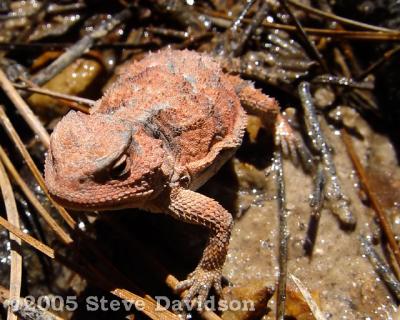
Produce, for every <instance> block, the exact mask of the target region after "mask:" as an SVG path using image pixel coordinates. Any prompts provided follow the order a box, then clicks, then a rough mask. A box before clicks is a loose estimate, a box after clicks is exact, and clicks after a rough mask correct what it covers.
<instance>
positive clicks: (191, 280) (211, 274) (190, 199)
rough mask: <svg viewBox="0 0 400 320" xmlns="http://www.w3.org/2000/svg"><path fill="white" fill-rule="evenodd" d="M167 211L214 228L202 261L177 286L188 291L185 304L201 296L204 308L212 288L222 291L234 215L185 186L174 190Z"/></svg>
mask: <svg viewBox="0 0 400 320" xmlns="http://www.w3.org/2000/svg"><path fill="white" fill-rule="evenodd" d="M167 212H168V213H169V214H170V215H172V216H173V217H175V218H176V219H179V220H182V221H185V222H188V223H192V224H198V225H201V226H204V227H207V228H208V229H209V230H210V239H209V242H208V244H207V247H206V248H205V250H204V252H203V256H202V258H201V260H200V263H199V264H198V266H197V267H196V269H195V270H194V271H193V272H192V273H191V274H190V275H189V276H188V278H187V279H186V280H184V281H181V282H179V284H178V285H177V287H176V290H177V291H183V290H188V291H187V293H186V295H185V296H184V299H183V303H184V305H190V304H191V303H193V302H194V300H195V299H196V298H197V304H198V306H199V307H202V306H203V304H204V301H205V299H206V298H207V296H208V292H209V290H210V289H211V288H212V287H214V288H215V290H216V291H217V293H218V294H220V293H221V276H222V274H221V272H222V266H223V264H224V262H225V258H226V254H227V251H228V244H229V238H230V235H231V229H232V224H233V220H232V216H231V214H230V213H229V212H228V211H226V210H225V209H224V208H223V207H222V206H221V205H220V204H219V203H218V202H216V201H215V200H213V199H211V198H208V197H206V196H204V195H202V194H199V193H197V192H194V191H191V190H187V189H184V188H181V187H177V188H174V189H172V190H171V193H170V203H169V205H168V209H167Z"/></svg>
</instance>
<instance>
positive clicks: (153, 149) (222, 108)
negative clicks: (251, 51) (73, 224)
mask: <svg viewBox="0 0 400 320" xmlns="http://www.w3.org/2000/svg"><path fill="white" fill-rule="evenodd" d="M77 123H79V125H78V124H77ZM245 124H246V115H245V112H244V110H243V109H242V107H241V105H240V101H239V98H238V96H237V95H236V93H235V91H234V88H233V86H232V84H231V83H230V82H229V81H228V79H227V78H225V76H224V74H223V73H222V72H221V69H220V66H219V65H218V63H217V62H215V61H214V60H213V59H212V58H211V57H209V56H207V55H205V54H199V53H197V52H193V51H187V50H183V51H173V50H163V51H160V52H158V53H155V54H149V55H148V56H147V57H146V58H144V59H143V60H141V61H139V62H133V63H131V64H128V65H127V66H126V69H125V70H124V71H123V73H122V74H121V75H120V77H119V78H118V80H117V81H116V82H115V83H114V84H113V85H112V86H111V87H110V88H109V90H107V92H106V93H105V94H104V96H103V97H102V98H101V99H100V100H99V101H98V102H97V103H96V106H95V107H94V108H93V109H92V110H91V114H90V115H84V114H81V113H79V112H78V113H75V112H71V113H70V114H68V115H67V116H66V117H65V118H64V119H63V120H62V121H61V122H60V124H59V125H58V127H57V129H56V130H55V133H54V134H53V137H52V146H51V154H50V155H49V158H48V160H47V163H49V165H47V166H46V173H47V174H46V176H47V177H48V179H47V180H48V186H49V189H50V191H51V192H52V193H53V194H55V195H56V197H58V198H59V201H60V202H62V203H63V204H64V205H66V206H70V207H78V208H79V207H87V208H89V207H90V208H95V207H98V209H113V208H120V207H121V206H125V205H126V203H128V206H129V205H131V204H130V201H131V200H132V199H131V198H135V199H137V198H138V196H140V197H143V193H140V192H139V190H138V188H139V189H140V188H142V187H143V188H144V189H146V192H147V194H148V195H149V196H150V195H153V196H155V195H157V194H158V191H161V189H162V187H163V186H164V185H165V183H171V182H176V181H179V180H181V181H183V180H185V181H186V187H190V188H191V189H197V188H198V187H199V186H200V185H202V184H203V183H204V182H205V181H207V179H208V178H209V177H210V176H211V175H212V174H214V173H215V171H216V170H218V169H219V168H220V167H221V166H222V164H223V163H224V162H225V161H226V160H227V159H228V158H229V156H231V155H232V154H233V152H234V151H235V149H236V148H237V147H238V146H239V145H240V143H241V139H242V136H243V131H244V128H245ZM119 128H120V129H119ZM118 130H121V132H118ZM65 131H68V132H74V135H75V136H79V139H78V137H77V138H76V139H72V140H71V141H70V143H69V142H68V140H69V139H70V138H69V137H68V135H69V134H66V133H65ZM124 132H125V133H124ZM123 135H125V136H123ZM126 137H131V139H127V138H126ZM69 144H72V145H73V146H74V147H73V146H72V145H69ZM66 146H67V147H66ZM128 149H129V150H128ZM123 153H128V154H129V155H130V157H128V160H130V162H131V163H133V164H134V166H135V171H134V172H131V173H130V174H131V176H129V177H128V178H127V179H126V180H124V179H119V177H116V178H117V179H114V178H115V177H113V176H112V174H111V176H110V175H109V174H108V173H109V170H107V169H109V168H110V167H112V166H113V165H115V163H116V162H117V160H118V157H120V156H121V155H122V154H123ZM62 157H65V158H67V159H70V161H68V163H63V164H60V163H58V164H57V161H54V165H51V164H50V162H51V161H52V160H54V159H55V158H62ZM121 166H122V165H121ZM54 171H58V174H56V172H54ZM52 172H53V173H54V174H51V173H52ZM111 173H112V172H111ZM183 175H184V177H183ZM56 177H57V179H58V180H60V179H61V180H63V181H55V180H54V179H56ZM183 178H184V179H183ZM152 180H153V181H152ZM78 181H79V182H80V183H78ZM138 183H139V185H138ZM153 183H154V184H155V185H152V184H153ZM131 184H132V185H131ZM124 187H125V188H127V190H123V189H122V188H124ZM128 187H131V190H129V188H128ZM150 189H151V190H150ZM143 200H147V199H143ZM108 203H109V204H108ZM106 204H107V205H106ZM138 205H139V206H142V203H139V204H138Z"/></svg>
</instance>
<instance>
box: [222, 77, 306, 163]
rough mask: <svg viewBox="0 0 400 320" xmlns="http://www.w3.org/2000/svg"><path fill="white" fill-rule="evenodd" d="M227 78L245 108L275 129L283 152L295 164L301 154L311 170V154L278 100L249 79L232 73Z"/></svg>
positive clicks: (276, 137) (278, 144)
mask: <svg viewBox="0 0 400 320" xmlns="http://www.w3.org/2000/svg"><path fill="white" fill-rule="evenodd" d="M226 79H227V81H228V82H229V83H230V84H231V85H232V86H233V87H234V89H235V91H236V94H237V95H238V96H239V99H240V103H241V104H242V106H243V108H244V109H245V110H246V111H247V112H248V113H249V114H253V115H255V116H257V117H259V118H260V119H261V120H262V123H263V125H264V127H266V128H267V129H272V130H273V132H274V137H275V144H276V145H277V146H280V147H281V149H282V152H283V154H284V155H285V156H290V158H291V159H292V161H293V162H294V163H295V164H296V163H297V162H298V155H300V158H301V161H302V164H303V165H304V167H305V168H306V169H307V170H310V169H311V168H312V166H313V163H312V160H311V154H310V152H309V151H308V149H307V148H306V146H305V145H304V144H303V143H302V141H301V140H300V139H298V138H297V137H296V135H295V133H294V132H293V129H292V128H291V126H290V125H289V123H288V122H287V120H286V119H285V117H284V116H283V115H281V113H280V110H279V105H278V102H277V101H276V100H275V99H274V98H271V97H269V96H267V95H266V94H264V93H262V92H261V90H259V89H256V88H255V87H254V86H253V84H252V83H251V82H249V81H246V80H243V79H241V78H239V77H237V76H232V75H226Z"/></svg>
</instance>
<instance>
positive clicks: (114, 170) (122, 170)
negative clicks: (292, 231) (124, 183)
mask: <svg viewBox="0 0 400 320" xmlns="http://www.w3.org/2000/svg"><path fill="white" fill-rule="evenodd" d="M129 170H130V161H129V157H128V156H127V155H126V154H123V155H122V156H121V157H120V158H119V159H118V160H117V161H116V162H115V163H114V165H113V166H112V167H111V169H110V177H111V178H113V179H119V178H122V177H123V176H124V175H126V174H127V173H128V172H129Z"/></svg>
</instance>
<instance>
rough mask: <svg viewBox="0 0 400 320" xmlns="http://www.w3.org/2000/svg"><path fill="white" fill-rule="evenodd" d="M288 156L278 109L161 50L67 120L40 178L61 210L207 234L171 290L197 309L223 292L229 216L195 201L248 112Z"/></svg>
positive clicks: (232, 79) (244, 87) (207, 63)
mask: <svg viewBox="0 0 400 320" xmlns="http://www.w3.org/2000/svg"><path fill="white" fill-rule="evenodd" d="M243 108H244V109H245V110H246V111H247V112H248V113H250V114H254V115H257V116H259V117H260V118H261V119H262V121H263V124H264V125H265V126H266V127H267V128H270V129H271V130H273V129H274V128H275V136H276V138H278V140H279V142H280V143H281V144H282V145H284V146H285V147H286V149H290V150H291V151H293V150H294V149H295V148H296V145H295V143H296V139H295V138H293V135H292V134H291V131H290V127H289V126H288V125H287V123H286V122H285V120H284V119H283V118H282V117H281V116H280V114H279V108H278V105H277V103H276V101H275V100H274V99H273V98H270V97H268V96H266V95H264V94H263V93H262V92H261V91H260V90H257V89H255V88H254V87H253V85H252V84H251V83H249V82H247V81H244V80H241V79H240V78H239V77H237V76H232V75H227V74H224V73H223V72H222V71H221V68H220V66H219V64H218V62H216V61H215V60H214V59H213V58H211V57H210V56H207V55H205V54H199V53H197V52H193V51H187V50H185V51H175V50H163V51H160V52H158V53H155V54H149V55H148V56H146V57H145V58H144V59H143V60H142V61H139V62H132V63H131V64H129V65H128V66H127V67H126V70H125V71H124V72H123V74H122V75H121V76H120V77H119V79H118V80H117V81H116V82H115V83H114V84H113V85H112V87H111V88H110V89H109V90H108V91H107V92H106V93H105V95H104V96H103V97H102V98H101V99H100V100H99V101H98V102H97V103H96V106H95V107H94V108H93V109H92V110H91V113H90V115H87V114H83V113H80V112H74V111H71V112H69V113H68V114H67V115H66V116H65V117H64V118H63V119H62V120H61V121H60V122H59V123H58V125H57V127H56V128H55V130H54V132H53V133H52V135H51V145H50V150H49V152H48V156H47V159H46V166H45V178H46V184H47V186H48V189H49V191H50V192H51V194H52V195H53V196H54V198H55V199H56V200H57V201H58V202H59V203H60V204H62V205H64V206H66V207H69V208H77V209H84V210H110V209H113V210H114V209H120V208H142V209H145V210H148V211H151V212H156V213H167V214H169V215H171V216H173V217H175V218H177V219H179V220H183V221H186V222H188V223H194V224H199V225H202V226H205V227H207V228H209V229H210V231H211V233H210V240H209V243H208V245H207V247H206V249H205V250H204V254H203V257H202V259H201V261H200V263H199V265H198V266H197V268H196V269H195V270H194V272H193V273H191V274H190V275H189V277H188V279H187V280H184V281H182V282H180V283H179V284H178V287H177V290H184V289H188V292H187V294H186V297H185V300H186V301H185V302H191V301H192V300H194V299H196V298H197V299H198V303H199V304H200V305H201V304H202V303H203V302H204V300H205V299H206V297H207V295H208V292H209V290H210V288H211V287H214V288H215V289H216V290H217V292H220V291H221V282H220V281H221V269H222V265H223V263H224V261H225V257H226V253H227V248H228V243H229V237H230V233H231V228H232V216H231V214H230V213H229V212H228V211H226V210H225V209H224V208H223V207H222V206H221V205H220V204H218V203H217V202H216V201H215V200H213V199H210V198H208V197H206V196H204V195H201V194H199V193H197V192H196V189H197V188H199V187H200V186H201V185H202V184H203V183H205V182H206V181H207V179H209V178H210V177H211V176H212V175H213V174H214V173H215V172H216V171H217V170H218V169H219V168H220V167H221V166H222V165H223V164H224V163H225V162H226V161H227V160H228V159H229V157H231V156H232V155H233V153H234V152H235V151H236V149H237V148H238V147H239V145H240V144H241V141H242V137H243V133H244V130H245V127H246V112H245V110H244V109H243Z"/></svg>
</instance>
